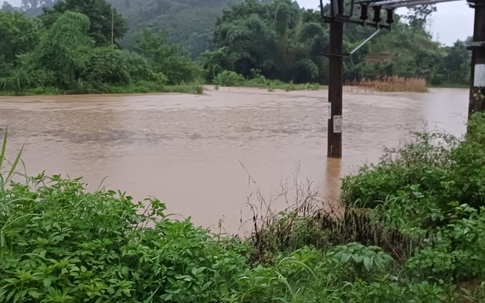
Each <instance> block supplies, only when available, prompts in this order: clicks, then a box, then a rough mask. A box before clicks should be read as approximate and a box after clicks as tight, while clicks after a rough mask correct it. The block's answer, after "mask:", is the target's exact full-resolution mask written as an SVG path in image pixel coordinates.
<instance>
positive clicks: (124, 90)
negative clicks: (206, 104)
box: [0, 81, 203, 96]
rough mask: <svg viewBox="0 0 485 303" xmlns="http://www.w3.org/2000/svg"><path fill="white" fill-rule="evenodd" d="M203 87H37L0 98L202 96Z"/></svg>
mask: <svg viewBox="0 0 485 303" xmlns="http://www.w3.org/2000/svg"><path fill="white" fill-rule="evenodd" d="M202 92H203V87H202V85H201V84H199V83H187V84H185V83H184V84H179V85H159V84H157V83H154V82H148V81H143V82H137V83H132V84H129V85H125V86H108V85H105V86H103V87H100V88H96V89H94V88H90V89H86V90H78V91H67V90H61V89H58V88H54V87H37V88H32V89H29V90H27V91H24V92H10V91H0V96H37V95H75V94H143V93H186V94H201V93H202Z"/></svg>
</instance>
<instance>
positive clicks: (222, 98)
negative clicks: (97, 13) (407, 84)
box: [0, 88, 468, 232]
mask: <svg viewBox="0 0 485 303" xmlns="http://www.w3.org/2000/svg"><path fill="white" fill-rule="evenodd" d="M467 108H468V91H467V90H460V89H432V90H431V91H430V93H427V94H419V93H394V94H390V93H385V94H384V93H369V92H362V91H360V92H358V91H356V90H355V89H350V88H349V89H346V90H345V94H344V113H343V114H344V136H343V140H344V147H343V159H342V160H341V161H340V160H335V159H330V160H327V158H326V132H327V91H325V90H321V91H296V92H278V91H277V92H273V93H270V92H267V91H265V90H256V89H238V88H230V89H220V90H219V91H212V90H208V91H206V93H205V94H204V95H183V94H144V95H79V96H36V97H2V98H0V128H2V130H3V131H4V130H5V129H6V127H7V126H8V129H9V146H8V148H9V151H10V153H9V155H10V157H12V156H13V154H14V153H15V151H16V150H18V149H19V148H20V147H21V146H22V144H25V151H24V156H23V159H24V161H25V163H26V165H27V168H28V172H29V174H37V173H40V172H42V171H44V170H46V172H47V173H48V174H58V173H62V174H63V175H66V174H67V175H70V176H71V177H77V176H83V177H84V181H85V182H87V183H88V188H89V189H96V188H97V187H98V185H99V184H100V183H101V181H102V180H103V179H104V178H105V177H106V179H105V181H104V183H103V185H104V186H105V187H107V188H112V189H122V190H125V191H127V193H128V194H130V195H132V196H133V197H135V198H136V199H143V198H144V197H147V196H156V197H157V198H159V199H160V200H161V201H162V202H165V203H166V204H167V206H168V210H169V212H171V213H178V214H180V215H182V216H192V218H193V221H194V222H195V223H196V224H199V225H203V226H207V227H209V226H212V227H213V226H215V225H217V222H218V220H219V219H221V218H223V217H224V226H225V227H226V229H227V230H228V231H229V232H235V231H237V229H238V227H239V225H240V223H239V222H240V218H241V211H242V212H243V217H245V219H246V218H247V215H248V210H247V207H245V206H244V204H245V202H246V201H247V197H248V196H250V195H251V193H254V192H255V190H256V189H259V190H260V192H261V193H262V194H263V195H265V196H267V197H268V200H269V199H270V198H271V197H274V196H275V195H277V194H278V193H279V192H280V191H281V190H280V188H281V187H280V186H281V183H285V180H288V182H289V183H290V184H291V182H292V180H293V178H294V175H295V173H296V172H297V171H299V173H298V177H297V179H299V180H302V179H305V178H308V179H310V180H312V181H314V183H315V184H316V185H317V186H319V187H320V192H321V194H322V195H323V196H325V197H327V198H329V199H336V198H337V197H338V191H339V190H338V189H339V181H338V180H339V178H340V177H342V176H344V175H346V174H349V173H352V172H355V170H356V168H357V167H358V166H359V165H362V164H364V163H366V162H375V161H377V160H378V158H379V156H380V155H381V151H382V148H383V147H384V146H387V147H395V146H397V145H399V143H400V141H402V140H403V139H405V138H406V136H407V134H409V132H410V131H414V130H422V129H423V128H424V127H425V126H427V127H428V128H430V129H439V130H443V131H447V132H450V133H452V134H455V135H462V134H463V133H464V131H465V122H466V116H467ZM2 130H0V132H2ZM248 175H249V176H250V178H249V176H248ZM248 181H250V182H248ZM251 199H254V196H253V197H252V198H251Z"/></svg>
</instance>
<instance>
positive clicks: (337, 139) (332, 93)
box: [327, 0, 344, 158]
mask: <svg viewBox="0 0 485 303" xmlns="http://www.w3.org/2000/svg"><path fill="white" fill-rule="evenodd" d="M333 2H338V5H335V6H332V8H333V7H338V9H339V10H340V9H343V0H333ZM332 10H333V12H332V15H334V16H336V15H337V14H338V12H335V11H334V9H332ZM329 23H330V49H329V53H328V54H327V57H328V59H329V60H328V67H329V68H328V71H329V75H328V76H329V77H328V139H327V140H328V141H327V157H329V158H342V94H343V88H342V86H343V54H342V51H343V37H344V33H343V32H344V24H343V23H342V22H340V21H338V20H336V18H334V19H333V20H331V21H330V22H329Z"/></svg>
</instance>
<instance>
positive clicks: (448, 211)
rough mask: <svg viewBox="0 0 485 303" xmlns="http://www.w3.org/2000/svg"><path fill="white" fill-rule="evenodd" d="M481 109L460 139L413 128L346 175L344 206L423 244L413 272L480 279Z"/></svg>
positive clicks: (432, 277)
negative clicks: (406, 138) (378, 157)
mask: <svg viewBox="0 0 485 303" xmlns="http://www.w3.org/2000/svg"><path fill="white" fill-rule="evenodd" d="M484 168H485V115H484V114H475V115H474V116H473V118H472V119H471V120H470V121H469V124H468V133H467V135H466V137H465V138H464V140H462V141H459V140H457V139H456V138H453V137H451V136H448V135H444V134H417V135H416V136H415V137H414V140H413V141H411V142H409V143H408V144H406V145H405V146H404V147H402V148H400V149H398V150H395V151H388V153H387V154H386V155H385V157H384V158H383V159H382V161H381V162H380V163H379V164H377V165H371V166H366V167H363V168H362V169H361V170H360V172H359V173H358V174H357V175H355V176H350V177H347V178H345V179H344V182H343V188H342V193H343V196H342V199H343V202H344V203H346V204H347V205H350V206H353V207H359V208H366V209H370V213H371V215H372V216H373V217H374V218H375V219H376V220H380V221H383V222H385V224H387V225H389V226H396V227H398V228H399V229H400V230H402V231H405V232H406V233H407V234H409V235H411V236H413V237H423V236H424V238H425V239H424V240H425V241H423V243H424V244H423V246H422V247H421V248H420V249H418V250H417V251H416V253H415V254H414V255H413V256H412V257H411V258H409V259H408V260H407V261H406V264H405V268H406V270H408V271H409V272H410V273H412V274H413V276H414V277H415V279H426V280H427V281H448V282H454V283H457V282H469V281H474V280H475V281H483V280H484V279H485V263H484V260H485V236H484V234H485V233H484V232H485V212H484V211H485V169H484Z"/></svg>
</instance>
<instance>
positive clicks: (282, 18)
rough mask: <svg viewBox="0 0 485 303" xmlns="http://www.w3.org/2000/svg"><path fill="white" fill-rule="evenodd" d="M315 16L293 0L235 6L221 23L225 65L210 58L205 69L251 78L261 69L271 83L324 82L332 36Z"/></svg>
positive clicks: (218, 36)
mask: <svg viewBox="0 0 485 303" xmlns="http://www.w3.org/2000/svg"><path fill="white" fill-rule="evenodd" d="M315 14H316V13H315V12H313V11H304V10H302V9H300V8H299V7H298V5H297V4H295V3H294V2H291V1H289V0H277V1H275V2H273V3H271V4H262V3H260V2H257V1H255V0H246V1H245V2H243V3H241V4H239V5H235V6H233V7H232V9H231V10H230V11H226V12H224V14H223V16H222V17H221V18H219V19H218V21H217V23H216V30H215V37H214V41H215V42H216V43H217V46H218V47H219V48H220V49H221V50H223V52H225V55H224V56H221V55H220V54H219V55H218V56H217V57H218V58H223V59H224V62H221V63H219V64H216V63H214V62H213V60H214V58H216V56H211V55H209V54H206V55H205V57H204V59H205V60H211V61H210V62H208V61H206V62H205V65H206V66H212V67H217V66H218V65H220V66H224V68H225V69H231V70H234V71H236V72H237V73H240V74H242V75H244V76H246V77H250V76H251V71H252V70H260V71H261V74H262V75H264V76H265V77H267V78H271V79H280V80H283V81H294V82H311V81H324V80H325V79H326V62H325V59H324V58H323V49H324V48H325V47H326V44H327V40H328V34H327V31H326V30H325V29H324V28H323V27H322V25H321V24H320V23H317V22H315V20H317V19H316V17H315V16H314V15H315ZM220 52H221V51H218V53H220ZM217 69H218V68H216V69H214V68H213V70H217ZM213 76H215V75H213Z"/></svg>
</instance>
